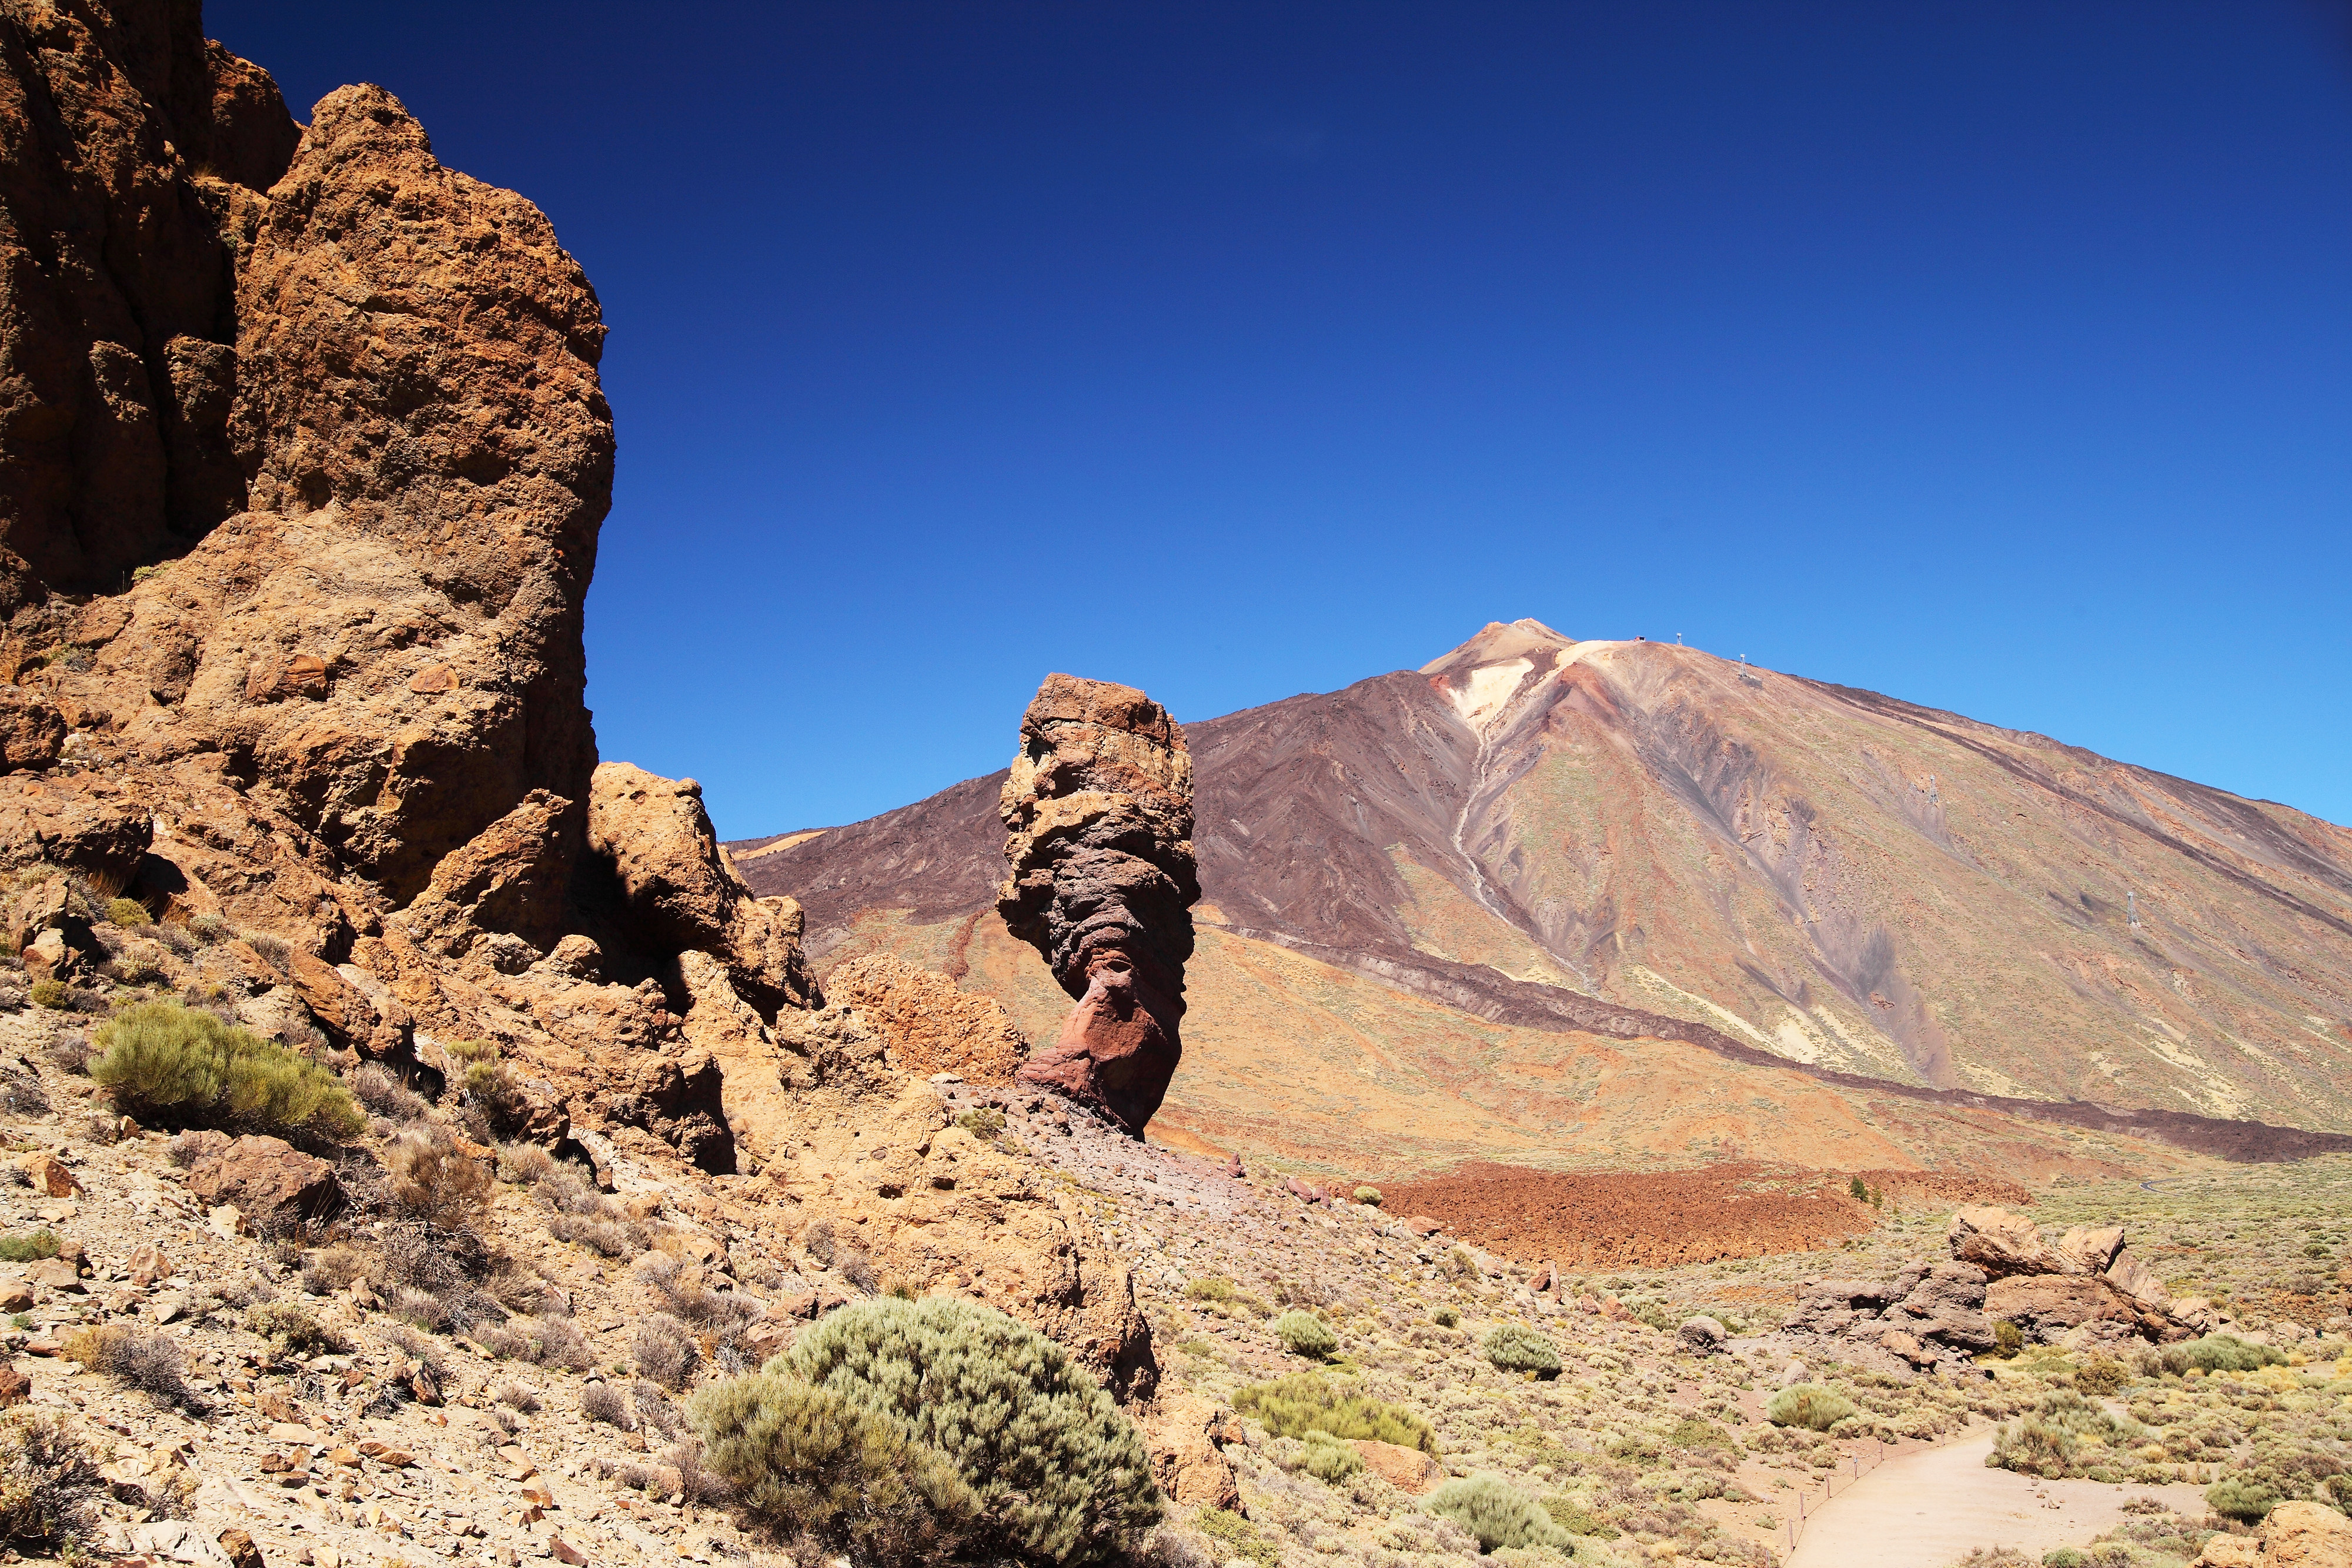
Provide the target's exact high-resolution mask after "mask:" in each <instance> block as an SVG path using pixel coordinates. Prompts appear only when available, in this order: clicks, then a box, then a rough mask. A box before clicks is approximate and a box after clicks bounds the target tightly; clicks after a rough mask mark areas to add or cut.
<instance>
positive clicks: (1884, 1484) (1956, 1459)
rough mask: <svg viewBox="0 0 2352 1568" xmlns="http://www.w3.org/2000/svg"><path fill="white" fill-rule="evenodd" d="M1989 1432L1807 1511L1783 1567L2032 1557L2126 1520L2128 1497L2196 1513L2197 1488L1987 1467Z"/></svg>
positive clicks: (1858, 1567) (1910, 1460) (1944, 1565)
mask: <svg viewBox="0 0 2352 1568" xmlns="http://www.w3.org/2000/svg"><path fill="white" fill-rule="evenodd" d="M1992 1436H1993V1429H1992V1428H1991V1427H1986V1428H1984V1429H1982V1430H1981V1431H1978V1432H1975V1433H1972V1434H1970V1435H1969V1436H1967V1437H1961V1438H1959V1439H1958V1440H1957V1441H1954V1442H1951V1443H1947V1444H1945V1445H1944V1446H1943V1447H1942V1448H1923V1449H1921V1450H1920V1451H1919V1452H1917V1453H1916V1454H1906V1455H1904V1456H1903V1457H1902V1458H1895V1459H1889V1460H1887V1461H1886V1463H1885V1464H1883V1465H1881V1466H1879V1467H1878V1469H1874V1470H1873V1471H1871V1472H1870V1473H1869V1474H1868V1475H1866V1476H1864V1477H1863V1478H1862V1479H1860V1480H1858V1481H1853V1482H1852V1483H1850V1486H1851V1489H1852V1490H1846V1491H1841V1492H1839V1493H1838V1494H1837V1495H1836V1496H1835V1497H1833V1498H1832V1499H1831V1500H1829V1501H1827V1502H1825V1503H1822V1504H1820V1505H1818V1506H1817V1507H1816V1509H1815V1510H1814V1511H1813V1513H1812V1515H1811V1520H1810V1521H1809V1522H1808V1523H1807V1524H1806V1526H1805V1533H1804V1536H1803V1538H1802V1539H1801V1540H1800V1541H1799V1542H1797V1550H1796V1552H1795V1554H1794V1555H1792V1556H1791V1557H1790V1559H1789V1565H1788V1568H1948V1564H1949V1563H1954V1562H1956V1561H1958V1559H1960V1558H1962V1557H1965V1556H1967V1555H1968V1553H1969V1550H1970V1549H1971V1548H1973V1547H1978V1546H2014V1547H2017V1548H2019V1549H2021V1550H2022V1551H2023V1552H2026V1553H2028V1554H2029V1555H2031V1556H2032V1557H2035V1558H2039V1557H2040V1556H2041V1555H2042V1553H2043V1552H2047V1551H2049V1550H2050V1549H2051V1548H2052V1547H2053V1546H2063V1545H2067V1544H2074V1545H2080V1544H2081V1543H2083V1542H2086V1541H2088V1540H2089V1539H2090V1538H2091V1537H2092V1536H2094V1535H2096V1534H2098V1533H2099V1532H2100V1531H2103V1530H2105V1529H2107V1528H2108V1527H2109V1526H2111V1525H2112V1524H2114V1523H2115V1522H2116V1521H2117V1520H2119V1519H2121V1518H2122V1517H2123V1503H2124V1500H2125V1499H2126V1498H2133V1497H2155V1498H2158V1499H2160V1500H2163V1501H2164V1502H2166V1503H2168V1504H2169V1505H2170V1506H2172V1507H2174V1508H2176V1509H2181V1510H2185V1511H2191V1512H2202V1511H2203V1509H2204V1499H2205V1494H2204V1492H2203V1490H2201V1489H2200V1488H2198V1487H2194V1486H2168V1487H2135V1486H2109V1485H2107V1484H2106V1483H2105V1482H2104V1481H2044V1480H2032V1479H2027V1478H2026V1477H2023V1476H2018V1475H2012V1474H2011V1473H2010V1472H2009V1471H2007V1470H1993V1469H1986V1468H1985V1462H1984V1460H1985V1455H1986V1454H1988V1453H1990V1452H1991V1450H1992Z"/></svg>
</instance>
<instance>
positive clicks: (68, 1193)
mask: <svg viewBox="0 0 2352 1568" xmlns="http://www.w3.org/2000/svg"><path fill="white" fill-rule="evenodd" d="M23 1165H24V1171H25V1177H26V1181H27V1182H29V1183H30V1184H31V1186H32V1188H33V1190H34V1191H35V1192H37V1193H40V1194H41V1195H42V1196H44V1197H73V1196H75V1195H76V1194H77V1193H79V1192H80V1191H81V1190H82V1186H81V1178H80V1177H79V1176H76V1175H74V1174H73V1172H71V1171H70V1170H68V1169H67V1168H66V1166H65V1163H64V1162H63V1161H62V1160H59V1159H58V1157H57V1156H56V1155H26V1157H25V1160H24V1162H23Z"/></svg>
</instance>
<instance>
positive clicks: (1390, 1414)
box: [1234, 1372, 1437, 1454]
mask: <svg viewBox="0 0 2352 1568" xmlns="http://www.w3.org/2000/svg"><path fill="white" fill-rule="evenodd" d="M1234 1409H1236V1410H1238V1411H1240V1412H1241V1413H1242V1414H1243V1415H1244V1416H1250V1417H1252V1418H1253V1419H1255V1421H1256V1422H1257V1423H1258V1424H1259V1425H1260V1426H1262V1427H1265V1429H1266V1430H1267V1431H1269V1432H1271V1433H1273V1434H1274V1435H1275V1436H1276V1437H1306V1436H1307V1433H1309V1432H1328V1433H1329V1434H1330V1435H1331V1436H1332V1437H1370V1438H1374V1439H1376V1440H1378V1441H1380V1442H1383V1443H1394V1444H1396V1445H1397V1446H1398V1447H1400V1448H1419V1449H1420V1450H1421V1451H1422V1452H1423V1453H1424V1454H1434V1453H1435V1452H1437V1434H1436V1433H1435V1432H1434V1431H1433V1430H1431V1429H1430V1425H1429V1423H1428V1422H1426V1421H1424V1420H1423V1419H1422V1418H1421V1417H1420V1416H1416V1415H1414V1414H1413V1413H1412V1411H1410V1410H1407V1409H1405V1408H1404V1407H1403V1406H1398V1405H1389V1404H1384V1403H1382V1402H1381V1401H1380V1400H1378V1399H1371V1398H1367V1397H1366V1396H1363V1395H1361V1394H1357V1393H1353V1392H1350V1391H1347V1390H1343V1389H1341V1388H1339V1386H1337V1385H1334V1384H1333V1383H1332V1382H1331V1381H1330V1380H1329V1379H1328V1378H1327V1377H1325V1376H1324V1375H1322V1374H1320V1373H1317V1372H1294V1373H1292V1374H1291V1375H1289V1376H1287V1377H1280V1378H1276V1380H1275V1381H1273V1382H1272V1383H1253V1384H1250V1385H1247V1386H1245V1387H1242V1388H1237V1389H1235V1390H1234Z"/></svg>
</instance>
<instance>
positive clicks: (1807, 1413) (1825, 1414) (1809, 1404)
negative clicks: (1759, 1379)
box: [1764, 1383, 1854, 1432]
mask: <svg viewBox="0 0 2352 1568" xmlns="http://www.w3.org/2000/svg"><path fill="white" fill-rule="evenodd" d="M1853 1414H1854V1407H1853V1400H1851V1399H1848V1398H1847V1397H1846V1396H1844V1395H1843V1394H1840V1393H1839V1392H1838V1391H1837V1390H1836V1389H1834V1388H1824V1387H1822V1385H1820V1384H1818V1383H1797V1384H1791V1385H1790V1386H1788V1387H1786V1388H1783V1389H1782V1390H1780V1393H1778V1394H1775V1395H1774V1396H1772V1401H1771V1403H1770V1404H1769V1405H1767V1406H1764V1416H1765V1419H1767V1420H1769V1421H1770V1422H1771V1423H1772V1425H1774V1426H1775V1427H1804V1428H1805V1429H1806V1430H1807V1431H1809V1432H1826V1431H1828V1430H1829V1429H1830V1428H1831V1427H1834V1426H1836V1425H1837V1424H1838V1423H1839V1422H1841V1421H1843V1420H1844V1419H1845V1418H1846V1417H1847V1416H1851V1415H1853Z"/></svg>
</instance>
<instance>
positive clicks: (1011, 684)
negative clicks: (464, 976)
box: [206, 0, 2352, 836]
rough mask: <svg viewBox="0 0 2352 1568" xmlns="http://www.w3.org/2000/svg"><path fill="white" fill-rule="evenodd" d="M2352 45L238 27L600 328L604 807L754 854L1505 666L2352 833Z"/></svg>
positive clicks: (1442, 23) (2040, 17)
mask: <svg viewBox="0 0 2352 1568" xmlns="http://www.w3.org/2000/svg"><path fill="white" fill-rule="evenodd" d="M2347 15H2352V13H2347V10H2346V9H2345V7H2344V6H2343V5H2340V4H2339V5H2332V6H2331V5H2320V4H2317V3H2316V0H2244V3H2242V4H2233V5H2210V4H2200V5H2171V4H2163V3H2150V0H2133V3H2130V4H2114V5H2103V4H2096V3H2092V0H2077V3H2071V4H2068V5H2063V6H2051V5H2046V4H2039V3H2034V4H2006V3H2000V0H1986V3H1971V4H1968V5H1885V4H1869V5H1774V6H1767V5H1753V4H1727V5H1681V4H1674V3H1670V0H1669V3H1659V4H1645V5H1638V6H1626V5H1606V6H1602V5H1591V6H1586V5H1571V4H1567V3H1565V0H1559V3H1552V4H1542V5H1476V4H1459V5H1455V4H1448V5H1419V4H1416V5H1381V4H1367V3H1363V0H1349V3H1347V4H1335V5H1265V4H1254V5H1209V4H1183V5H1100V4H1094V3H1088V4H1068V5H1013V4H984V5H983V4H956V5H889V4H869V3H856V4H842V5H757V6H740V7H736V6H727V5H705V6H675V7H669V8H659V7H646V6H644V5H630V6H618V5H597V4H583V3H577V0H575V3H572V4H567V5H540V4H535V3H520V0H509V3H506V4H501V5H494V6H493V5H480V4H478V3H477V4H472V5H441V4H433V3H419V4H403V5H371V4H345V5H335V6H321V5H316V4H299V5H298V4H291V3H284V0H213V3H212V4H211V5H208V6H207V8H206V23H207V29H208V31H210V32H212V33H213V34H214V35H215V36H216V37H220V38H222V39H223V40H224V41H225V42H226V43H227V44H228V45H229V47H232V48H234V49H236V51H238V52H239V53H241V54H244V55H247V56H248V57H251V58H254V59H256V60H257V61H259V62H260V63H261V64H263V65H265V66H267V67H268V68H270V69H272V70H273V71H275V72H276V73H277V75H278V80H279V82H280V83H281V84H282V85H283V86H284V87H285V88H286V89H287V95H288V98H289V100H290V101H292V102H293V104H294V105H295V108H296V112H297V114H298V115H299V116H302V117H305V118H307V113H308V105H309V104H310V102H312V101H314V100H315V99H317V98H318V97H320V96H321V95H322V94H323V93H325V92H326V91H327V90H329V89H331V88H332V87H334V86H336V85H338V84H340V83H341V82H344V81H350V80H373V81H377V82H381V83H383V85H384V86H386V87H388V88H390V89H392V90H393V91H394V92H395V93H397V94H398V95H400V97H401V98H402V99H404V101H405V102H406V103H407V104H408V106H409V108H410V109H411V110H414V111H415V113H416V114H417V115H418V117H419V118H420V119H422V120H424V122H425V126H426V128H427V129H428V130H429V131H430V132H431V133H432V136H433V138H434V142H435V146H436V151H437V152H439V153H440V155H441V157H442V158H443V160H444V161H445V162H448V163H450V164H452V165H453V166H455V167H457V168H461V169H464V170H466V171H467V172H470V173H473V174H476V175H478V176H479V177H481V178H483V179H486V180H490V181H493V182H495V183H499V184H503V185H509V186H512V187H514V188H516V189H518V190H520V191H522V192H523V193H526V194H528V195H530V197H532V198H533V199H534V200H536V201H537V202H539V203H540V204H541V206H543V207H544V208H546V210H547V211H548V213H549V214H550V215H551V217H552V218H553V219H554V221H555V224H556V227H557V229H558V231H559V233H560V234H561V235H562V238H563V240H564V242H565V244H566V245H567V246H569V247H570V248H571V249H572V252H573V253H574V254H575V255H576V256H579V257H580V259H581V261H582V262H583V265H584V266H585V267H587V269H588V272H589V275H590V277H592V278H593V279H594V281H595V283H596V286H597V288H598V291H599V293H600V295H601V296H602V298H603V300H604V309H605V315H606V319H607V320H608V321H609V322H610V324H611V327H612V338H611V341H610V345H609V348H608V350H607V354H606V358H605V361H604V371H605V377H606V387H607V391H608V392H609V393H610V395H611V398H612V402H613V405H614V413H615V417H616V419H617V422H618V424H619V433H620V471H619V486H618V491H617V496H616V499H615V503H614V509H613V515H612V517H611V519H610V520H609V521H608V522H607V523H606V525H605V529H604V544H603V551H602V555H601V558H600V563H599V566H598V570H597V578H596V586H595V589H594V591H593V594H592V596H591V598H590V600H589V618H588V652H589V675H590V700H591V702H592V703H593V706H594V707H595V709H596V720H597V731H598V735H599V737H600V741H601V745H602V749H603V752H604V756H606V757H607V758H626V759H628V760H631V761H634V762H636V763H639V764H641V765H643V766H645V767H647V768H653V769H655V770H656V771H658V772H662V773H666V774H671V775H688V774H690V775H692V776H694V777H696V778H698V779H701V780H702V781H703V784H704V787H705V793H706V798H707V799H708V800H709V803H710V806H711V810H712V812H713V815H714V816H715V817H716V819H717V821H718V823H719V829H720V831H721V832H722V833H725V834H727V835H729V836H745V835H750V834H752V833H759V832H770V831H781V830H783V829H787V828H793V827H801V826H812V825H819V824H824V823H831V822H839V821H852V820H855V819H856V818H859V817H863V816H866V815H870V814H871V813H873V812H876V811H879V810H887V809H888V808H889V807H892V806H895V805H899V804H903V803H904V802H906V801H908V800H913V799H916V798H918V797H919V796H922V795H925V794H928V793H929V792H930V791H931V790H933V789H939V788H941V787H942V786H944V785H946V784H949V783H950V782H952V781H954V780H956V779H961V778H964V777H968V776H970V775H971V774H974V773H978V772H983V771H986V770H988V769H989V768H994V767H997V766H1000V765H1001V764H1002V763H1003V761H1004V759H1005V758H1007V757H1008V756H1009V755H1010V754H1011V751H1012V749H1013V732H1014V726H1015V724H1016V722H1017V719H1018V716H1019V713H1020V710H1021V708H1022V706H1023V705H1024V703H1025V702H1026V700H1027V698H1028V695H1029V694H1030V693H1031V691H1033V690H1034V687H1035V685H1036V683H1037V681H1038V679H1039V678H1040V677H1041V676H1042V675H1043V674H1045V672H1046V671H1048V670H1054V669H1059V670H1068V671H1073V672H1076V673H1078V674H1088V675H1096V676H1101V677H1105V678H1109V679H1116V680H1122V681H1127V682H1129V683H1130V684H1133V685H1140V686H1143V687H1144V688H1146V689H1147V690H1149V691H1150V693H1151V694H1152V695H1154V696H1157V697H1160V699H1162V700H1163V701H1165V702H1167V703H1168V704H1169V706H1171V708H1172V709H1174V711H1175V712H1176V714H1177V715H1178V716H1179V717H1181V718H1185V719H1199V718H1207V717H1211V716H1215V715H1218V714H1222V713H1226V712H1230V711H1232V710H1234V709H1236V708H1241V707H1245V706H1251V705H1253V704H1256V703H1261V702H1266V701H1270V700H1273V699H1276V698H1278V697H1283V696H1287V695H1292V694H1294V693H1297V692H1301V691H1315V690H1328V689H1331V688H1334V687H1337V686H1340V685H1346V684H1348V683H1349V682H1350V681H1353V680H1356V679H1360V678H1361V677H1363V676H1366V675H1370V674H1378V673H1381V672H1382V671H1386V670H1391V669H1395V668H1400V667H1404V666H1410V665H1415V664H1422V663H1423V662H1424V661H1426V660H1428V659H1430V658H1432V657H1433V656H1434V655H1435V654H1437V653H1440V652H1442V651H1444V649H1445V648H1447V647H1450V646H1451V645H1453V644H1454V643H1458V642H1460V641H1462V640H1463V639H1465V638H1466V637H1467V636H1469V635H1470V634H1471V633H1472V632H1475V630H1476V629H1477V628H1478V627H1479V626H1480V625H1481V624H1483V623H1484V622H1487V621H1490V620H1512V619H1516V618H1517V617H1520V616H1534V617H1537V618H1538V619H1540V620H1543V621H1546V622H1549V623H1550V624H1552V625H1554V626H1556V627H1558V628H1559V629H1560V630H1561V631H1563V632H1569V633H1570V634H1572V635H1578V636H1632V635H1634V634H1636V633H1641V634H1644V635H1648V636H1651V637H1654V638H1656V637H1664V638H1670V637H1673V636H1674V635H1675V634H1676V633H1677V632H1679V633H1682V634H1684V635H1685V637H1686V638H1687V640H1688V641H1689V642H1691V643H1695V644H1696V645H1698V646H1701V647H1705V648H1709V649H1712V650H1714V651H1716V652H1718V653H1725V654H1734V653H1745V654H1746V655H1747V656H1748V658H1749V659H1750V660H1752V661H1755V662H1758V663H1761V664H1768V665H1770V666H1772V667H1775V668H1779V669H1784V670H1789V671H1791V672H1795V673H1798V674H1807V675H1812V676H1817V677H1821V678H1824V679H1829V680H1834V681H1839V682H1844V683H1847V684H1851V685H1863V686H1868V687H1873V688H1875V689H1877V690H1880V691H1885V692H1888V693H1891V694H1894V695H1898V696H1902V697H1906V698H1909V699H1911V700H1914V701H1917V702H1923V703H1928V704H1932V705H1934V706H1940V707H1948V708H1951V709H1955V710H1957V711H1959V712H1962V713H1965V714H1969V715H1970V716H1975V717H1978V718H1982V719H1985V720H1988V721H1990V722H1993V723H1998V724H2002V725H2008V726H2011V727H2019V728H2028V729H2037V730H2042V731H2044V732H2046V733H2049V734H2052V735H2054V736H2057V737H2060V738H2062V739H2064V740H2067V741H2070V742H2073V743H2074V744H2077V745H2082V746H2087V747H2093V748H2095V749H2096V750H2099V751H2102V752H2105V753H2106V754H2108V755H2110V756H2114V757H2117V758H2123V759H2126V760H2127V761H2132V762H2137V763H2140V764H2144V765H2147V766H2149V767H2153V768H2161V769H2164V770H2166V771H2168V772H2172V773H2177V774H2181V775H2184V776H2187V777H2189V778H2192V779H2200V780H2202V781H2205V782H2208V783H2212V784H2218V785H2221V786H2222V787H2224V788H2227V789H2235V790H2238V791H2240V792H2242V793H2245V794H2249V795H2256V796H2262V797H2266V798H2270V799H2274V800H2284V801H2286V802H2288V803H2290V804H2292V805H2295V806H2298V807H2301V808H2303V809H2304V810H2310V811H2313V812H2315V813H2317V814H2319V815H2321V816H2324V817H2326V818H2328V819H2330V820H2331V821H2337V822H2352V200H2347V193H2352V27H2347Z"/></svg>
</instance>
